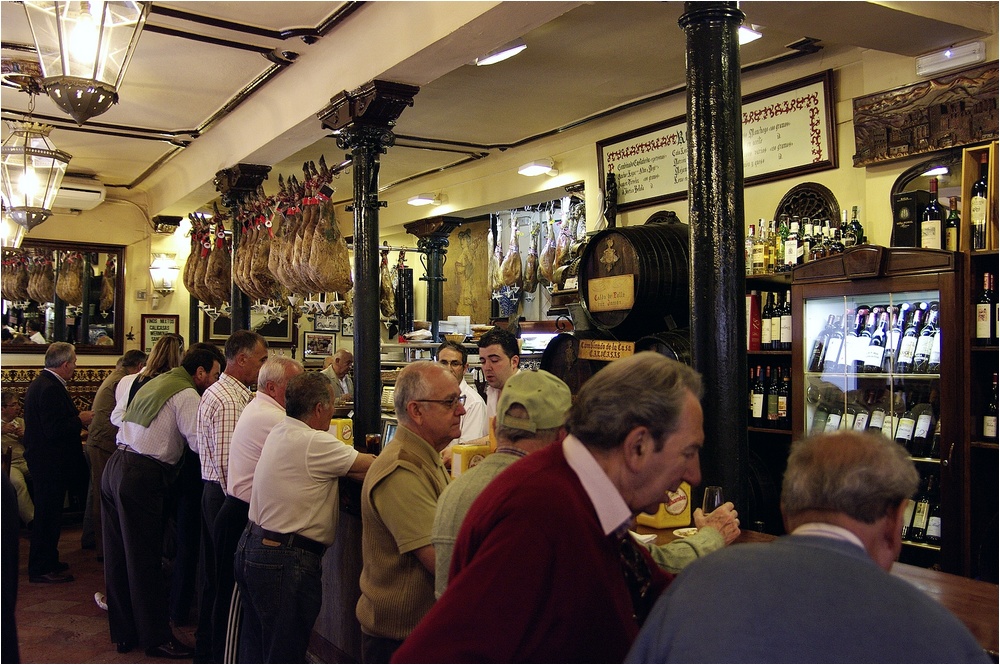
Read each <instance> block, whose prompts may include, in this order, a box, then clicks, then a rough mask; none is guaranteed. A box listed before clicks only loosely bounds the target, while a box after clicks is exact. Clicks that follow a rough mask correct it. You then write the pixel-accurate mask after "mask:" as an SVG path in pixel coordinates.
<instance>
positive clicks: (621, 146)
mask: <svg viewBox="0 0 1000 665" xmlns="http://www.w3.org/2000/svg"><path fill="white" fill-rule="evenodd" d="M833 105H834V99H833V72H832V71H831V70H826V71H823V72H819V73H818V74H814V75H812V76H808V77H805V78H802V79H798V80H796V81H791V82H789V83H786V84H783V85H780V86H776V87H774V88H769V89H767V90H762V91H761V92H757V93H754V94H752V95H746V96H745V97H743V108H742V111H743V113H742V121H743V178H744V180H743V182H744V184H745V185H753V184H759V183H764V182H771V181H773V180H781V179H783V178H788V177H791V176H793V175H802V174H804V173H813V172H815V171H824V170H827V169H835V168H837V136H836V130H837V125H836V122H835V118H834V113H833ZM688 140H689V137H688V135H687V120H686V118H685V116H677V117H675V118H670V119H669V120H666V121H664V122H661V123H656V124H653V125H648V126H646V127H640V128H639V129H636V130H633V131H630V132H626V133H624V134H618V135H617V136H612V137H610V138H607V139H604V140H603V141H598V143H597V161H598V164H599V165H600V169H601V173H600V179H599V182H600V183H601V187H602V195H604V194H606V192H604V191H603V187H604V183H605V181H606V177H607V174H608V173H609V172H613V173H614V174H615V183H616V184H617V186H618V210H619V211H626V210H633V209H635V208H645V207H649V206H654V205H658V204H660V203H665V202H667V201H677V200H680V199H684V198H687V192H688Z"/></svg>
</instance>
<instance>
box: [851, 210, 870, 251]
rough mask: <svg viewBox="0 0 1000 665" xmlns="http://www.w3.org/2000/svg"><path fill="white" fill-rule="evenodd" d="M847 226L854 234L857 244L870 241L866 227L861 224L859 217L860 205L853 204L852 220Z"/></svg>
mask: <svg viewBox="0 0 1000 665" xmlns="http://www.w3.org/2000/svg"><path fill="white" fill-rule="evenodd" d="M847 227H848V228H849V229H850V230H851V233H853V234H854V238H855V241H854V242H855V244H857V245H863V244H865V243H867V242H868V238H866V237H865V227H864V226H862V225H861V220H860V219H858V206H851V221H850V223H849V224H848V225H847Z"/></svg>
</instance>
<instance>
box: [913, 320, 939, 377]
mask: <svg viewBox="0 0 1000 665" xmlns="http://www.w3.org/2000/svg"><path fill="white" fill-rule="evenodd" d="M918 344H919V340H918ZM940 371H941V326H940V325H938V324H937V322H935V325H934V340H933V341H932V342H931V357H930V359H928V361H927V373H928V374H938V373H939V372H940Z"/></svg>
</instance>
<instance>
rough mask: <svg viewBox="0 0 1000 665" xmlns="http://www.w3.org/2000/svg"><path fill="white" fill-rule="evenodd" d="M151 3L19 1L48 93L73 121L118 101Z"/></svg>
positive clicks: (84, 118)
mask: <svg viewBox="0 0 1000 665" xmlns="http://www.w3.org/2000/svg"><path fill="white" fill-rule="evenodd" d="M151 6H152V3H151V2H102V1H101V0H93V1H92V2H87V1H86V0H84V1H82V2H44V1H35V0H32V1H31V2H25V3H24V9H25V12H26V13H27V15H28V23H29V24H30V25H31V34H32V36H33V37H34V40H35V48H36V49H37V50H38V57H39V60H40V61H41V63H42V71H43V72H44V74H45V78H44V81H43V82H44V85H45V90H46V91H47V92H48V94H49V97H51V98H52V99H53V101H55V103H56V104H57V105H58V106H59V108H61V109H62V110H63V111H66V112H67V113H69V114H70V115H71V116H73V119H74V120H76V122H77V123H78V124H81V125H82V124H83V123H84V122H85V121H86V120H87V119H88V118H92V117H94V116H95V115H100V114H101V113H104V112H105V111H107V110H108V109H109V108H111V105H112V104H114V103H116V102H117V101H118V88H119V86H121V83H122V78H123V77H124V76H125V70H126V69H127V68H128V63H129V60H131V59H132V53H133V52H134V51H135V46H136V44H137V43H138V41H139V34H140V33H141V32H142V27H143V25H145V23H146V17H147V16H148V15H149V10H150V7H151Z"/></svg>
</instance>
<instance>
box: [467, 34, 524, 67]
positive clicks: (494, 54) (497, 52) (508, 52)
mask: <svg viewBox="0 0 1000 665" xmlns="http://www.w3.org/2000/svg"><path fill="white" fill-rule="evenodd" d="M526 48H528V45H527V44H525V43H524V40H523V39H515V40H514V41H512V42H509V43H507V44H504V45H503V46H501V47H500V48H497V49H493V50H492V51H490V52H489V53H487V54H486V55H484V56H482V57H481V58H476V65H478V66H480V67H482V66H485V65H495V64H496V63H498V62H501V61H503V60H506V59H507V58H513V57H514V56H515V55H517V54H518V53H520V52H521V51H523V50H524V49H526Z"/></svg>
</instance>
